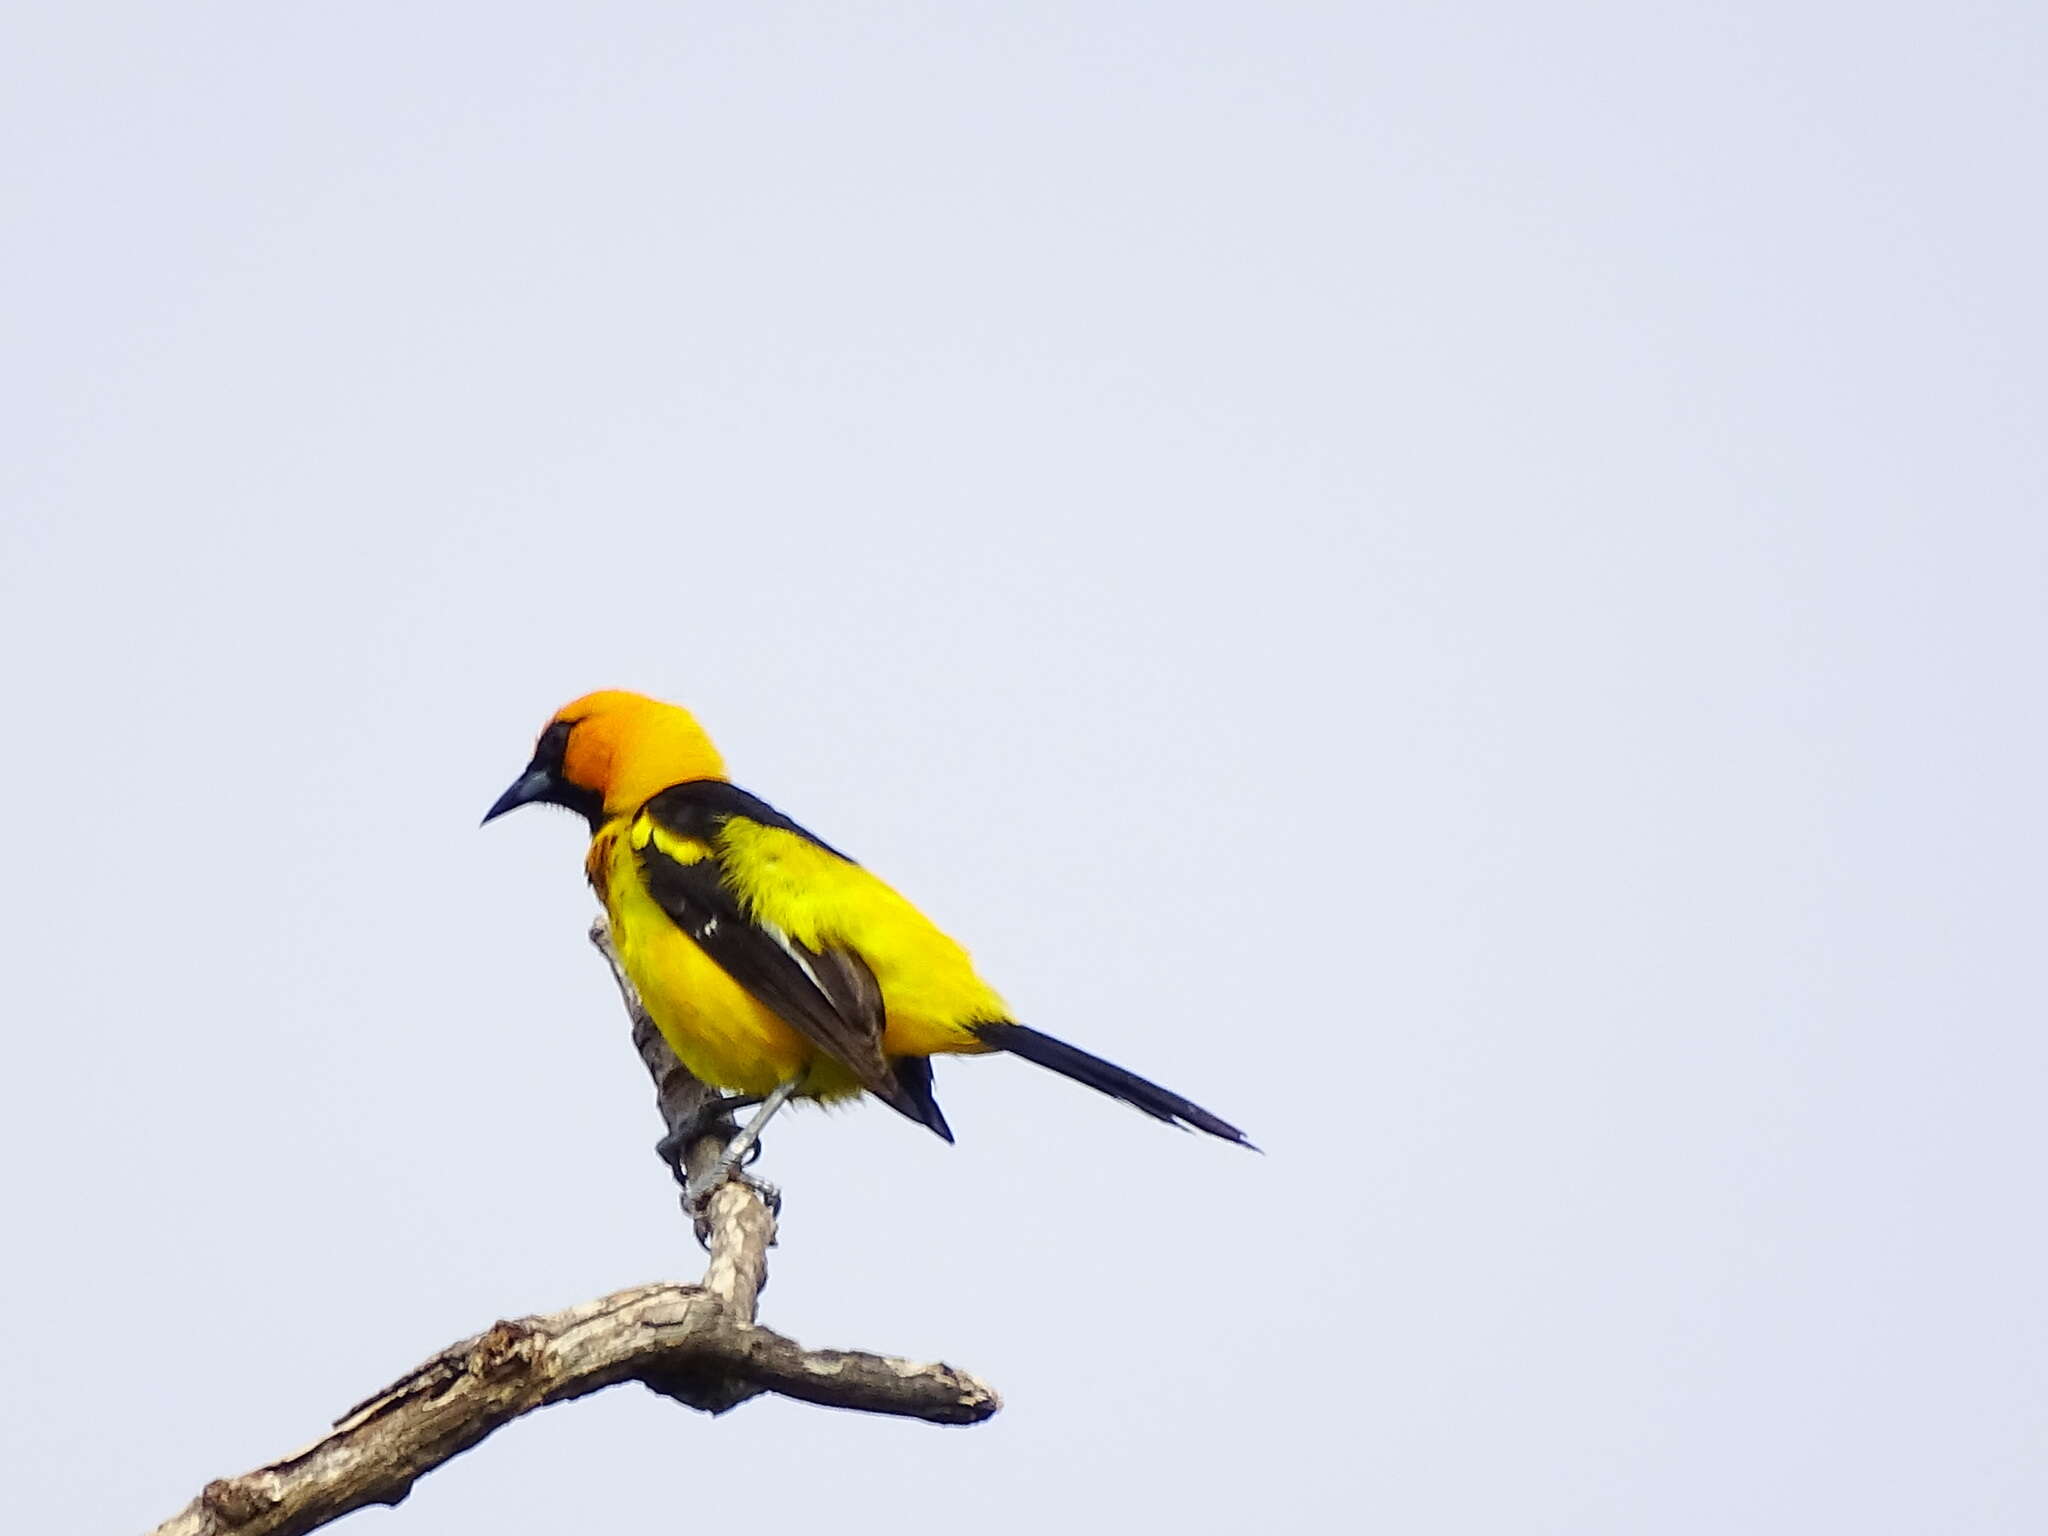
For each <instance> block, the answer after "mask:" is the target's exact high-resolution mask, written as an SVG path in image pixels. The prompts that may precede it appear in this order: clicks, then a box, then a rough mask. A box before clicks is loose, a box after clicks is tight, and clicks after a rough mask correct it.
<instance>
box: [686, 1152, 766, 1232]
mask: <svg viewBox="0 0 2048 1536" xmlns="http://www.w3.org/2000/svg"><path fill="white" fill-rule="evenodd" d="M729 1184H737V1185H739V1186H740V1187H741V1188H742V1189H749V1190H752V1191H753V1192H754V1195H755V1197H756V1198H758V1199H759V1200H760V1202H761V1203H762V1204H763V1205H765V1206H767V1207H768V1212H769V1214H770V1215H772V1216H774V1215H780V1214H781V1213H782V1191H781V1190H779V1189H777V1188H776V1187H775V1186H774V1185H773V1184H770V1183H769V1182H768V1181H767V1180H766V1179H757V1178H755V1177H754V1176H753V1175H752V1174H750V1173H748V1172H746V1171H745V1170H744V1169H742V1168H741V1167H740V1166H739V1165H738V1164H737V1163H733V1162H729V1161H727V1160H726V1159H725V1158H720V1159H719V1160H718V1161H717V1162H716V1163H714V1164H713V1165H712V1168H711V1171H710V1172H709V1173H707V1174H705V1175H704V1177H703V1178H701V1179H696V1180H693V1181H691V1182H689V1183H687V1184H685V1185H684V1186H683V1213H684V1214H685V1215H686V1216H688V1217H689V1218H690V1221H691V1224H692V1225H694V1226H695V1227H696V1229H697V1239H698V1241H699V1242H702V1243H704V1244H706V1245H707V1246H708V1245H709V1243H710V1241H711V1219H710V1218H711V1202H712V1200H713V1199H714V1198H716V1196H717V1194H718V1192H719V1191H720V1190H722V1189H724V1188H725V1187H726V1186H727V1185H729Z"/></svg>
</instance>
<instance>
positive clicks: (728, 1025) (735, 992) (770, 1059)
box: [606, 879, 859, 1098]
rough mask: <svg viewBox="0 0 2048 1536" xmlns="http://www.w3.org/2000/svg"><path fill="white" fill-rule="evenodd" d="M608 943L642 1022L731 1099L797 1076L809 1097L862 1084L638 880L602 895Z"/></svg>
mask: <svg viewBox="0 0 2048 1536" xmlns="http://www.w3.org/2000/svg"><path fill="white" fill-rule="evenodd" d="M606 894H607V896H608V897H609V898H611V899H610V900H608V901H607V902H606V906H607V908H608V909H609V911H610V914H611V925H612V942H613V943H614V944H615V945H616V946H617V948H618V951H619V962H620V964H622V965H624V966H625V968H626V974H627V975H628V976H630V977H631V978H632V979H633V985H634V986H635V987H637V988H639V991H640V1000H641V1001H642V1002H643V1003H645V1004H646V1006H647V1015H648V1017H649V1018H651V1019H653V1020H654V1023H655V1027H656V1028H658V1029H659V1030H660V1031H661V1035H662V1038H663V1039H664V1040H666V1041H668V1043H669V1048H670V1049H671V1050H673V1051H674V1052H675V1053H676V1058H677V1060H679V1061H681V1062H682V1064H683V1065H684V1066H686V1067H688V1068H689V1069H690V1071H691V1072H692V1073H693V1074H694V1075H695V1076H697V1077H698V1078H700V1079H702V1080H703V1081H704V1082H706V1083H709V1084H711V1086H713V1087H714V1088H722V1089H724V1090H726V1091H727V1092H728V1093H767V1092H769V1091H770V1090H771V1089H773V1088H775V1087H776V1086H778V1085H779V1084H782V1083H786V1082H788V1081H789V1080H790V1079H791V1078H796V1077H801V1078H804V1079H805V1080H806V1081H805V1090H806V1092H807V1093H809V1094H810V1095H812V1096H814V1097H821V1098H827V1097H837V1096H839V1095H843V1094H849V1093H857V1092H858V1091H859V1085H858V1084H857V1083H855V1082H854V1080H853V1078H852V1076H851V1074H849V1073H848V1072H847V1071H846V1070H845V1069H844V1068H843V1067H841V1066H840V1065H839V1064H838V1063H837V1062H835V1061H833V1060H831V1059H830V1058H829V1057H821V1056H820V1054H819V1053H818V1051H817V1050H816V1048H815V1047H813V1046H812V1045H811V1043H810V1042H809V1041H808V1040H806V1039H805V1038H804V1037H803V1036H802V1035H800V1034H798V1033H797V1032H796V1031H795V1030H794V1029H791V1028H790V1027H789V1026H788V1025H787V1024H785V1023H783V1022H782V1020H781V1019H779V1018H777V1017H776V1016H775V1014H773V1013H772V1012H770V1011H769V1010H768V1009H767V1008H766V1007H764V1006H762V1004H761V1003H759V1002H757V1001H756V1000H755V998H754V996H753V994H752V993H750V992H748V991H747V990H746V988H744V987H742V986H741V985H740V984H739V983H738V982H736V981H734V980H733V979H732V978H731V977H730V976H728V975H726V973H725V971H724V970H723V969H721V968H720V966H719V964H718V962H717V961H715V960H713V959H712V958H711V957H710V956H709V955H707V954H705V953H704V951H703V950H701V949H699V948H698V947H697V945H696V944H695V942H694V941H692V940H691V938H690V936H689V935H688V934H686V933H684V932H683V931H682V930H681V929H680V928H678V927H676V925H675V924H674V923H672V922H671V921H669V918H668V914H667V913H665V912H663V911H662V910H661V908H660V907H658V906H656V905H655V903H654V901H653V899H652V898H650V897H649V896H648V895H647V894H646V892H645V891H644V890H643V889H642V888H641V886H640V883H639V881H637V880H632V879H624V880H614V881H612V882H611V884H610V888H609V890H608V891H607V892H606Z"/></svg>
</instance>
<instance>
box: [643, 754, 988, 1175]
mask: <svg viewBox="0 0 2048 1536" xmlns="http://www.w3.org/2000/svg"><path fill="white" fill-rule="evenodd" d="M641 814H642V815H643V816H646V817H648V818H649V819H650V820H652V821H653V823H654V826H655V828H657V829H659V830H660V831H661V832H664V833H666V834H668V837H669V838H670V839H672V840H673V841H674V842H675V843H676V844H677V845H684V844H687V845H690V851H691V852H692V853H695V852H696V851H697V850H698V849H702V850H703V852H702V855H701V856H700V857H697V858H694V859H689V860H685V859H683V858H678V857H676V856H674V855H672V854H671V853H669V852H668V851H666V850H664V849H663V848H662V847H661V846H660V845H659V841H658V840H657V839H656V838H655V837H653V836H649V837H648V838H646V840H645V841H644V842H642V843H641V844H640V847H639V849H638V850H637V852H638V857H639V860H640V874H641V878H642V879H643V880H645V881H646V884H647V889H648V892H649V894H650V895H652V896H653V897H654V900H655V902H656V904H658V905H659V906H660V907H661V909H662V911H663V912H665V913H666V914H667V915H668V917H669V919H670V920H671V921H672V922H674V923H675V925H676V926H677V927H679V928H681V929H682V930H683V932H685V933H687V934H688V935H689V936H690V937H691V939H693V940H694V941H695V942H696V943H697V945H698V947H699V948H701V949H702V950H703V951H704V953H705V954H707V955H709V956H710V957H711V958H712V959H713V960H714V961H716V962H717V963H718V965H719V967H720V969H722V970H723V971H724V972H725V973H726V974H727V975H728V976H730V977H732V979H733V980H734V981H736V982H738V983H739V984H740V985H741V986H742V987H745V988H746V989H747V991H748V992H749V993H751V994H752V995H753V997H754V998H755V999H756V1000H757V1001H759V1002H760V1003H761V1004H762V1005H763V1006H764V1007H766V1008H768V1009H769V1010H770V1011H772V1012H773V1013H774V1014H775V1016H776V1017H777V1018H779V1019H781V1020H782V1021H783V1022H784V1023H785V1024H787V1025H789V1027H790V1028H792V1029H794V1030H796V1031H797V1033H799V1034H800V1035H802V1036H803V1037H804V1038H805V1039H807V1040H809V1041H810V1042H811V1044H813V1045H814V1046H816V1047H817V1048H818V1049H819V1050H821V1051H823V1052H824V1053H825V1054H826V1055H828V1056H830V1057H831V1058H832V1059H833V1060H835V1061H837V1062H839V1063H840V1064H841V1065H842V1066H844V1067H845V1068H846V1069H847V1070H848V1071H849V1072H851V1073H852V1074H853V1075H854V1077H855V1078H856V1079H857V1080H858V1081H859V1082H860V1084H861V1086H862V1087H864V1088H866V1089H867V1090H868V1091H869V1092H870V1093H872V1094H874V1095H875V1097H876V1098H878V1099H881V1100H882V1101H883V1102H884V1103H886V1104H888V1105H889V1106H890V1107H891V1108H893V1109H895V1110H898V1111H899V1112H901V1113H902V1114H905V1115H907V1116H909V1117H910V1118H911V1119H912V1120H915V1121H917V1122H918V1123H919V1124H920V1125H925V1126H929V1127H930V1128H931V1129H932V1130H934V1131H936V1132H938V1134H939V1135H941V1136H943V1137H945V1138H946V1139H947V1140H948V1141H951V1140H952V1139H953V1138H952V1133H951V1132H950V1131H949V1130H948V1129H947V1128H946V1122H945V1118H944V1116H942V1115H940V1113H939V1108H938V1105H937V1104H936V1103H934V1102H933V1101H932V1097H931V1074H930V1069H929V1066H928V1065H926V1068H925V1070H924V1071H923V1072H922V1073H919V1072H917V1071H915V1070H912V1071H910V1072H909V1073H908V1074H907V1075H906V1073H905V1071H904V1068H905V1067H906V1066H907V1065H908V1063H907V1062H893V1061H891V1060H890V1059H889V1058H888V1056H887V1055H886V1054H884V1052H883V1050H882V1031H883V1027H884V1025H885V1022H886V1019H885V1015H884V1010H883V1003H882V988H881V985H880V984H879V983H878V982H877V981H876V980H875V975H874V972H873V971H871V970H869V969H868V967H867V963H866V962H865V961H864V960H862V959H861V957H860V956H859V955H857V954H855V953H854V952H853V951H851V950H847V949H838V948H826V949H822V950H818V949H813V948H811V947H810V946H809V945H807V944H803V943H799V942H798V941H797V940H795V939H792V938H791V937H789V935H787V934H785V933H783V932H781V931H780V930H779V929H776V928H773V927H770V926H768V925H766V924H763V923H758V922H756V921H755V920H754V919H753V918H752V917H751V916H749V915H748V913H747V912H746V911H745V909H744V908H743V907H742V906H741V904H740V901H739V898H738V897H737V895H735V893H734V891H733V888H732V886H731V884H730V883H729V882H728V880H727V878H726V872H725V868H724V866H723V864H722V863H721V862H720V858H719V839H718V834H719V832H720V830H721V829H722V828H723V827H724V825H725V823H726V822H727V821H728V820H730V819H732V818H734V817H741V818H744V819H745V820H748V821H752V822H757V823H759V824H761V825H763V826H769V827H776V828H779V829H781V830H783V831H786V832H793V833H795V834H796V835H797V836H799V837H802V838H804V839H805V840H806V841H808V842H812V843H816V844H817V845H818V846H819V847H820V848H824V849H825V850H826V851H827V852H828V853H831V854H833V855H834V856H836V857H839V858H845V857H846V856H845V855H844V854H842V853H840V852H839V851H838V850H837V849H836V848H833V847H831V846H830V845H829V844H827V843H825V842H823V841H821V840H820V839H818V838H815V837H812V836H811V834H810V833H808V832H806V831H805V830H804V829H803V828H802V827H800V826H798V825H797V824H796V823H795V822H793V821H791V820H790V819H789V818H788V817H787V816H784V815H783V814H782V813H781V812H779V811H777V810H776V809H775V808H774V807H773V806H770V805H769V804H767V803H766V802H765V801H762V800H759V799H757V798H755V797H754V796H753V795H750V794H748V793H747V792H746V791H745V790H743V789H736V788H735V787H733V786H732V785H730V784H725V783H719V782H716V781H713V780H703V781H700V782H697V783H692V784H678V785H676V786H675V787H674V788H673V789H666V790H663V791H662V792H661V793H660V794H658V795H656V796H655V797H654V798H653V799H652V800H650V801H648V802H647V805H646V808H645V809H644V810H643V811H642V812H641Z"/></svg>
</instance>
